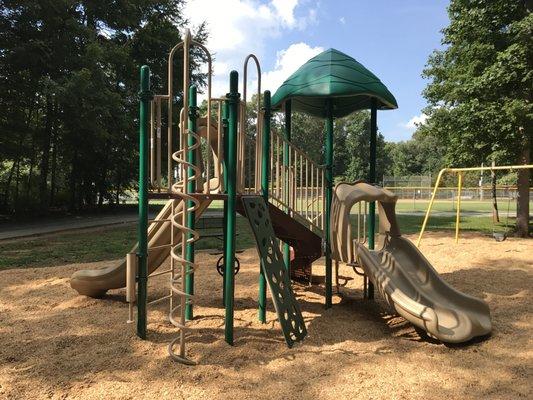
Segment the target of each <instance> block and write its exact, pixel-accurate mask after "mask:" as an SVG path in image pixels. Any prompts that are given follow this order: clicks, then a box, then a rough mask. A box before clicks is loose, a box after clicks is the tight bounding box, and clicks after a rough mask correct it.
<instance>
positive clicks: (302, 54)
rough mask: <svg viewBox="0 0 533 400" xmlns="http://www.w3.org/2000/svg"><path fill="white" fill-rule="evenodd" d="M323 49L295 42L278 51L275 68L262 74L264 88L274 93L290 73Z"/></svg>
mask: <svg viewBox="0 0 533 400" xmlns="http://www.w3.org/2000/svg"><path fill="white" fill-rule="evenodd" d="M322 51H324V49H323V48H322V47H319V46H317V47H311V46H309V45H308V44H306V43H303V42H300V43H293V44H291V45H290V46H289V47H288V48H286V49H284V50H281V51H278V52H277V57H276V65H275V67H274V69H273V70H272V71H267V72H264V73H263V74H262V77H261V79H262V86H263V90H267V89H268V90H270V91H271V92H272V94H274V92H275V91H276V89H277V88H278V87H279V86H280V85H281V84H282V83H283V81H284V80H285V79H287V78H288V77H289V75H291V74H292V73H293V72H294V71H296V70H297V69H298V68H299V67H300V66H301V65H302V64H303V63H305V62H306V61H307V60H309V59H310V58H312V57H314V56H316V55H317V54H318V53H320V52H322Z"/></svg>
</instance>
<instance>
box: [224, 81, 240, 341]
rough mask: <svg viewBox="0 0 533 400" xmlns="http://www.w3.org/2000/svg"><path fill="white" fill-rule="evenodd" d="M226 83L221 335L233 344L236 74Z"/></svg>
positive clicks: (237, 103)
mask: <svg viewBox="0 0 533 400" xmlns="http://www.w3.org/2000/svg"><path fill="white" fill-rule="evenodd" d="M229 79H230V83H229V93H228V94H227V95H226V97H227V98H228V100H227V101H228V102H229V110H228V111H229V113H228V152H227V153H226V154H225V156H226V157H225V158H226V167H227V168H226V175H227V183H228V185H227V193H228V196H227V198H228V206H227V210H226V248H225V249H224V260H225V264H224V267H225V268H224V269H225V287H226V298H225V300H226V304H225V307H226V315H225V338H226V342H227V343H228V344H231V345H232V344H233V302H234V298H233V290H234V284H235V283H234V281H235V275H234V271H233V266H234V264H235V222H236V217H237V216H236V214H235V206H236V200H237V124H238V121H239V102H240V94H239V92H238V82H239V74H238V73H237V71H231V73H230V76H229Z"/></svg>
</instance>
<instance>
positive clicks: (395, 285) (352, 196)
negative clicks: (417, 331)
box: [331, 182, 492, 343]
mask: <svg viewBox="0 0 533 400" xmlns="http://www.w3.org/2000/svg"><path fill="white" fill-rule="evenodd" d="M396 200H397V198H396V196H395V195H394V194H393V193H392V192H390V191H388V190H384V189H381V188H378V187H375V186H372V185H369V184H367V183H364V182H356V183H353V184H349V183H339V184H338V185H337V186H336V187H335V191H334V198H333V205H332V216H331V218H332V221H331V237H332V247H333V248H332V250H333V257H334V258H335V259H336V260H338V261H342V262H349V263H353V262H356V263H357V264H359V265H360V266H361V267H362V268H363V270H364V271H365V273H366V275H367V276H368V277H369V279H370V280H371V281H372V282H373V283H374V285H375V286H376V287H377V288H378V290H379V291H380V292H381V294H382V295H383V297H384V298H385V299H386V301H387V302H388V304H389V305H390V306H391V307H392V308H393V309H394V310H395V311H396V312H397V313H398V314H399V315H401V316H402V317H404V318H405V319H406V320H408V321H410V322H411V323H412V324H413V325H415V326H417V327H419V328H422V329H424V330H425V331H426V332H427V333H428V335H429V336H431V337H433V338H436V339H438V340H441V341H442V342H448V343H461V342H466V341H468V340H470V339H473V338H474V337H477V336H485V335H488V334H489V333H490V332H491V330H492V324H491V320H490V310H489V307H488V305H487V303H485V302H484V301H483V300H480V299H478V298H476V297H472V296H469V295H467V294H464V293H461V292H459V291H457V290H456V289H454V288H453V287H452V286H450V285H449V284H448V283H446V282H445V281H444V280H443V279H442V278H441V277H440V276H439V274H438V273H437V271H435V269H434V268H433V266H432V265H431V264H430V263H429V261H428V260H427V259H426V258H425V257H424V255H423V254H422V253H421V252H420V251H419V250H418V249H417V248H416V246H415V245H414V244H413V243H411V242H410V241H409V240H408V239H405V238H403V237H402V236H401V233H400V230H399V227H398V224H397V222H396V214H395V207H396ZM361 201H367V202H371V201H376V202H378V207H379V226H380V243H379V244H378V246H376V248H377V250H376V251H370V250H368V249H367V248H366V247H364V246H363V245H362V244H360V243H358V242H357V241H354V240H353V239H352V234H351V223H350V210H351V208H352V206H353V205H354V204H356V203H358V202H361Z"/></svg>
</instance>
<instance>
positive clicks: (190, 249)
mask: <svg viewBox="0 0 533 400" xmlns="http://www.w3.org/2000/svg"><path fill="white" fill-rule="evenodd" d="M197 112H198V108H197V106H196V86H194V85H191V87H190V88H189V115H188V117H189V120H188V121H187V127H188V130H189V131H190V132H194V133H196V118H197ZM195 144H196V139H195V138H194V136H193V135H187V145H188V146H189V148H191V147H192V146H194V145H195ZM187 162H189V163H191V164H192V165H196V150H189V151H188V152H187ZM187 171H188V172H187V174H188V177H189V181H188V182H187V192H188V193H195V192H196V181H195V180H194V179H191V178H194V175H195V173H194V169H192V168H187ZM192 207H194V202H193V201H191V200H187V208H192ZM195 221H196V213H195V212H194V211H191V212H189V213H188V214H187V221H186V226H187V228H189V229H194V223H195ZM192 238H193V235H192V234H190V233H188V234H187V241H188V240H190V239H192ZM185 259H186V260H187V261H189V262H191V263H194V242H192V243H187V244H186V247H185ZM189 268H190V267H189ZM189 268H188V269H187V275H186V277H185V293H187V294H189V295H191V296H192V295H194V273H193V272H192V271H190V270H189ZM185 319H187V320H192V319H193V311H192V303H191V302H190V301H187V305H186V306H185Z"/></svg>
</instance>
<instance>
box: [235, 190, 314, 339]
mask: <svg viewBox="0 0 533 400" xmlns="http://www.w3.org/2000/svg"><path fill="white" fill-rule="evenodd" d="M242 203H243V205H244V210H245V211H246V215H247V217H248V221H249V222H250V225H251V227H252V231H253V233H254V236H255V240H256V242H257V249H258V251H259V257H260V259H261V268H262V270H263V273H264V275H265V277H266V280H267V282H268V287H269V289H270V293H271V294H272V301H273V302H274V307H275V308H276V312H277V313H278V318H279V322H280V324H281V329H282V330H283V335H284V336H285V341H286V342H287V346H289V347H292V346H293V345H294V343H296V342H299V341H301V340H302V339H303V338H304V337H305V336H306V335H307V329H306V328H305V322H304V319H303V316H302V312H301V310H300V306H299V304H298V301H297V300H296V297H295V296H294V292H293V291H292V287H291V281H290V277H289V273H288V271H287V270H286V269H285V264H284V262H283V256H282V254H281V251H280V250H279V243H278V240H277V239H276V236H275V234H274V228H273V227H272V222H271V221H270V214H269V212H268V207H267V205H266V203H265V200H264V199H263V198H262V197H260V196H243V197H242Z"/></svg>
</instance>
